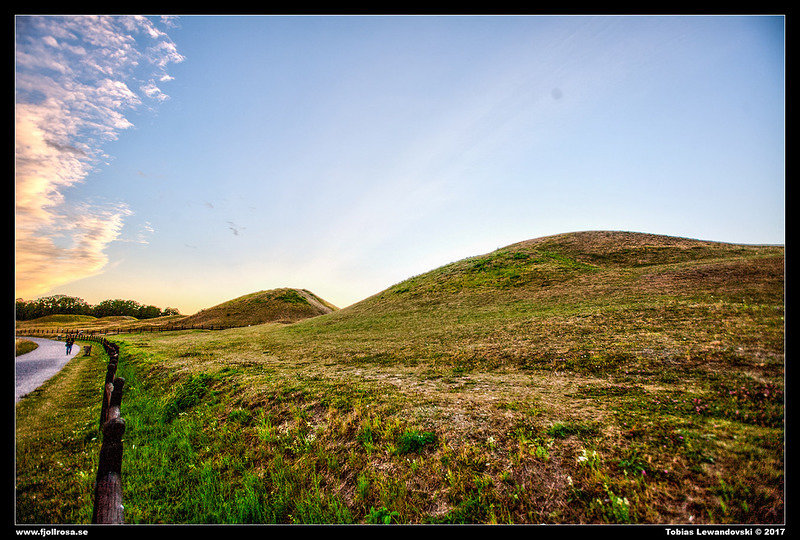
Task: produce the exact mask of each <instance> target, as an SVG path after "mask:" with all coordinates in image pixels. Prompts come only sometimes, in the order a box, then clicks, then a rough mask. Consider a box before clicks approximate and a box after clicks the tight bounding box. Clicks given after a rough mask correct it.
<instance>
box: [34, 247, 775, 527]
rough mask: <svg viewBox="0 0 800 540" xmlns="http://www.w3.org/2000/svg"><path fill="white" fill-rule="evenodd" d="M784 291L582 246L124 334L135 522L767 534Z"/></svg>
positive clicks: (682, 255)
mask: <svg viewBox="0 0 800 540" xmlns="http://www.w3.org/2000/svg"><path fill="white" fill-rule="evenodd" d="M783 287H784V249H783V247H780V246H750V245H736V244H726V243H718V242H708V241H700V240H692V239H687V238H673V237H667V236H658V235H649V234H641V233H628V232H614V231H590V232H578V233H569V234H563V235H555V236H549V237H544V238H537V239H532V240H527V241H524V242H520V243H517V244H513V245H510V246H506V247H504V248H501V249H498V250H496V251H493V252H491V253H487V254H484V255H480V256H475V257H469V258H466V259H463V260H459V261H455V262H453V263H450V264H447V265H444V266H442V267H440V268H437V269H434V270H432V271H430V272H426V273H424V274H421V275H419V276H414V277H411V278H409V279H408V280H405V281H403V282H401V283H397V284H395V285H393V286H391V287H388V288H387V289H386V290H384V291H382V292H380V293H378V294H376V295H374V296H372V297H370V298H367V299H365V300H363V301H361V302H358V303H357V304H354V305H352V306H348V307H346V308H344V309H341V310H335V311H331V312H330V313H327V314H325V315H321V316H317V317H312V318H308V319H304V320H300V321H298V322H295V323H293V324H288V325H259V326H252V327H243V328H235V329H229V330H224V331H219V332H200V331H180V332H168V333H163V334H129V335H123V336H119V337H117V336H115V340H116V341H118V342H119V343H120V344H121V347H122V358H123V361H121V363H120V369H121V373H123V375H121V376H124V377H125V378H126V381H130V384H131V388H134V390H132V391H131V392H129V393H128V394H126V397H125V400H126V401H125V403H126V406H127V409H126V411H127V412H126V413H124V415H125V416H126V421H128V422H129V423H130V425H131V426H136V428H135V429H133V428H132V429H131V430H130V431H126V441H127V442H126V445H129V446H126V449H125V454H124V456H125V458H124V459H125V460H126V461H125V462H124V464H123V470H130V471H133V470H135V471H139V474H137V475H129V476H127V477H126V478H127V480H126V481H127V482H128V484H127V490H126V494H128V493H129V495H127V498H126V505H125V507H126V516H128V517H129V519H130V520H131V521H130V522H137V521H138V522H144V523H148V522H156V521H175V522H186V521H192V522H226V521H228V522H279V523H297V522H299V523H312V522H313V523H327V522H337V523H349V522H357V523H373V522H387V521H389V522H401V523H493V522H498V523H672V524H676V523H780V522H782V521H783V519H784V515H783V512H784V505H783V500H784V467H783V465H784V447H783V440H784V439H783V437H784V409H783V406H784V394H783V390H784V288H783ZM223 305H224V304H223ZM126 387H127V385H126ZM42 467H46V465H44V464H43V465H42ZM143 471H146V472H143ZM156 479H158V480H157V481H156ZM171 479H172V480H171ZM156 483H157V484H158V489H154V488H153V487H152V486H154V485H156ZM176 500H180V501H181V505H180V507H175V505H174V504H173V501H176ZM23 521H24V520H23Z"/></svg>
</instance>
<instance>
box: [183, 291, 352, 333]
mask: <svg viewBox="0 0 800 540" xmlns="http://www.w3.org/2000/svg"><path fill="white" fill-rule="evenodd" d="M336 309H337V308H336V306H334V305H333V304H330V303H328V302H326V301H325V300H323V299H322V298H320V297H318V296H316V295H315V294H313V293H311V292H310V291H307V290H305V289H289V288H281V289H271V290H268V291H259V292H255V293H251V294H246V295H244V296H240V297H239V298H234V299H233V300H229V301H227V302H223V303H222V304H219V305H216V306H214V307H211V308H208V309H204V310H202V311H200V312H198V313H195V314H194V315H191V316H189V317H186V318H185V319H183V320H182V321H181V324H187V325H191V324H195V325H200V324H203V325H210V324H220V325H229V326H248V325H253V324H263V323H266V322H281V323H291V322H295V321H299V320H302V319H307V318H310V317H316V316H318V315H324V314H326V313H331V312H332V311H335V310H336Z"/></svg>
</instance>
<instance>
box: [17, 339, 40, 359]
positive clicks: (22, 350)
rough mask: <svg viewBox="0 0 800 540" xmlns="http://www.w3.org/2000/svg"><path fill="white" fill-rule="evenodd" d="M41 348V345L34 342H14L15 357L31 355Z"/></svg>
mask: <svg viewBox="0 0 800 540" xmlns="http://www.w3.org/2000/svg"><path fill="white" fill-rule="evenodd" d="M38 347H39V344H38V343H36V342H33V341H29V340H27V339H15V340H14V356H19V355H21V354H26V353H29V352H31V351H33V350H36V349H37V348H38Z"/></svg>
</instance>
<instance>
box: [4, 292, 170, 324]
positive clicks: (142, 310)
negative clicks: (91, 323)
mask: <svg viewBox="0 0 800 540" xmlns="http://www.w3.org/2000/svg"><path fill="white" fill-rule="evenodd" d="M14 311H15V316H16V319H17V320H18V321H28V320H31V319H38V318H39V317H45V316H47V315H59V314H60V315H94V316H95V317H112V316H128V317H136V318H137V319H152V318H153V317H160V316H161V315H179V314H180V313H179V312H178V310H177V309H175V308H166V309H165V310H163V311H162V310H161V308H159V307H158V306H152V305H147V306H146V305H142V304H140V303H139V302H136V301H135V300H121V299H114V300H103V301H102V302H100V303H99V304H97V305H96V306H91V305H89V304H88V303H86V301H84V300H83V299H82V298H76V297H73V296H66V295H64V294H56V295H53V296H43V297H42V298H37V299H36V300H31V301H26V300H24V299H22V298H17V299H16V301H15V304H14Z"/></svg>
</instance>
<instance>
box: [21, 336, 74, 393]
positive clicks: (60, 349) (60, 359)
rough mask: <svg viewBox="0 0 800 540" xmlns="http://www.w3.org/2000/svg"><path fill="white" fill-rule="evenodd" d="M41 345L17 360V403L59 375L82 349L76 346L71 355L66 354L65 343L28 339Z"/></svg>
mask: <svg viewBox="0 0 800 540" xmlns="http://www.w3.org/2000/svg"><path fill="white" fill-rule="evenodd" d="M25 339H27V340H28V341H33V342H34V343H36V344H37V345H39V346H38V347H37V348H36V349H34V350H33V351H31V352H29V353H26V354H22V355H20V356H17V358H16V370H15V371H16V386H15V392H14V393H15V397H16V402H17V403H19V400H20V399H22V397H23V396H25V395H26V394H29V393H30V392H33V391H34V390H36V389H37V388H39V387H40V386H41V385H42V384H43V383H44V382H45V381H46V380H47V379H49V378H50V377H52V376H53V375H55V374H56V373H58V372H59V371H60V370H61V368H63V367H64V365H66V363H67V362H69V361H70V360H71V359H72V358H74V357H75V356H76V355H77V354H78V352H80V350H81V347H80V346H79V345H75V346H73V347H72V352H71V353H70V354H65V353H66V346H65V343H64V342H63V341H54V340H52V339H42V338H34V337H28V338H25Z"/></svg>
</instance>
